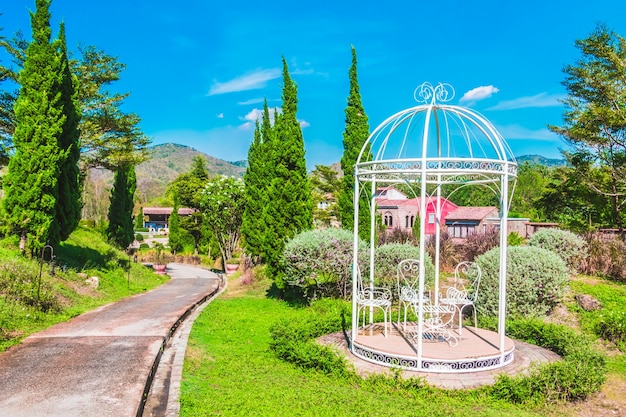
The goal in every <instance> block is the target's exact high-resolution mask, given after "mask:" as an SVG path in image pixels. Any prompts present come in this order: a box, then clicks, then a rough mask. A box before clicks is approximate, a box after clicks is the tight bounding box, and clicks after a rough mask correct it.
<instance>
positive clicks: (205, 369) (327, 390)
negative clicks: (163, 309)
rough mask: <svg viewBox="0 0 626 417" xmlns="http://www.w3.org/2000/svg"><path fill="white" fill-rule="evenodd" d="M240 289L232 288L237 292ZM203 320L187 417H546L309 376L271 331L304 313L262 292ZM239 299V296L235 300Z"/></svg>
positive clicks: (476, 396)
mask: <svg viewBox="0 0 626 417" xmlns="http://www.w3.org/2000/svg"><path fill="white" fill-rule="evenodd" d="M231 287H233V284H231ZM229 291H231V292H230V293H228V292H227V293H226V294H225V296H223V297H221V298H220V299H217V300H214V301H213V302H211V304H210V305H208V306H207V307H206V308H205V310H204V311H203V312H202V314H201V315H200V317H199V318H198V319H197V320H196V322H195V324H194V327H193V331H192V333H191V336H190V340H189V345H188V348H187V356H186V359H185V366H184V371H183V381H182V389H181V413H180V415H181V416H210V415H220V416H446V417H450V416H546V415H563V414H561V413H558V412H557V410H556V409H547V408H542V409H539V410H532V409H529V408H528V407H521V406H513V405H510V404H507V403H505V402H502V401H496V400H493V399H492V398H490V397H488V396H487V395H486V394H484V393H483V392H481V391H468V392H458V391H450V392H449V391H443V390H437V389H431V388H424V387H420V384H415V387H414V388H413V389H406V388H397V387H395V386H394V385H393V384H389V383H388V382H384V381H381V380H377V379H376V378H370V379H368V380H360V379H359V380H357V379H354V378H347V377H336V376H330V375H326V374H322V373H321V372H317V371H311V370H302V369H300V368H298V367H296V366H295V365H292V364H291V363H287V362H285V361H282V360H280V359H278V358H277V357H276V356H274V354H273V352H272V351H271V350H270V349H269V345H270V341H271V338H270V327H271V326H272V324H273V323H275V322H276V321H277V320H279V319H280V318H293V319H295V318H296V317H297V315H298V314H302V313H303V310H302V309H299V308H294V307H291V306H289V305H288V304H287V303H285V302H281V301H277V300H274V299H269V298H266V297H265V294H266V291H265V288H264V287H263V286H260V287H257V288H256V289H253V290H250V291H238V290H237V288H232V290H229ZM232 291H237V294H236V295H235V294H233V292H232Z"/></svg>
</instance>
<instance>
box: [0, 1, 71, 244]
mask: <svg viewBox="0 0 626 417" xmlns="http://www.w3.org/2000/svg"><path fill="white" fill-rule="evenodd" d="M49 7H50V0H37V1H36V11H35V13H31V26H32V31H33V35H32V38H33V40H32V42H31V43H30V44H29V46H28V48H27V49H26V60H25V62H24V68H23V70H22V71H21V73H20V75H19V82H20V85H21V89H20V92H19V96H18V98H17V101H16V103H15V118H16V126H15V133H14V135H13V144H14V149H15V152H14V155H13V156H12V158H11V160H10V161H9V167H8V172H7V174H6V176H5V177H4V188H5V198H4V199H3V206H4V209H5V212H6V223H5V224H6V227H7V229H8V230H7V232H9V233H16V234H17V235H18V236H19V237H20V247H21V248H23V249H26V248H27V249H29V250H30V253H31V254H35V253H39V251H40V250H41V249H42V248H43V246H44V245H46V244H47V243H49V244H52V245H55V244H56V243H58V241H55V240H57V239H58V237H59V229H58V225H57V223H56V221H55V219H56V207H57V198H58V177H59V165H60V164H61V163H62V162H63V160H64V155H63V153H62V152H61V150H60V149H59V136H60V135H61V132H62V129H63V124H64V122H65V116H64V115H63V109H62V103H61V95H60V94H59V90H58V86H59V68H60V62H59V54H58V53H57V48H56V47H55V45H54V44H51V43H50V38H51V29H50V12H49Z"/></svg>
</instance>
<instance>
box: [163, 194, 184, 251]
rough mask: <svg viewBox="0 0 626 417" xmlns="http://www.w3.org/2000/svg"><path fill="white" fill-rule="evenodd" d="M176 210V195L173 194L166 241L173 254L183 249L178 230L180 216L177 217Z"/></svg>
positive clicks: (177, 205) (177, 204)
mask: <svg viewBox="0 0 626 417" xmlns="http://www.w3.org/2000/svg"><path fill="white" fill-rule="evenodd" d="M178 208H179V203H178V194H176V192H174V207H172V214H170V219H169V234H168V239H167V241H168V245H169V247H170V251H172V253H173V254H176V252H180V251H181V250H182V249H183V239H182V235H181V229H180V216H179V215H178Z"/></svg>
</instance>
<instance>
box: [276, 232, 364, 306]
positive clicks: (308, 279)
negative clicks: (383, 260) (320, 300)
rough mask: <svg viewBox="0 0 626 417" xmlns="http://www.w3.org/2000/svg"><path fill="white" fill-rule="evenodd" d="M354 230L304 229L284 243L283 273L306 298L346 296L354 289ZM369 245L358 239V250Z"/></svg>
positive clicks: (286, 280)
mask: <svg viewBox="0 0 626 417" xmlns="http://www.w3.org/2000/svg"><path fill="white" fill-rule="evenodd" d="M353 240H354V236H353V233H352V232H350V231H348V230H344V229H333V228H329V229H316V230H310V231H306V232H302V233H300V234H298V235H297V236H295V237H294V238H293V239H291V240H289V241H288V242H287V244H286V245H285V252H284V263H283V266H284V274H285V282H286V283H288V284H289V285H294V286H299V287H302V290H303V292H304V295H305V296H306V297H307V298H317V297H319V296H330V297H340V298H346V297H348V296H349V294H351V290H352V284H351V283H352V263H353V261H352V259H353ZM366 248H367V244H366V243H365V242H363V241H362V240H360V241H359V251H364V250H365V249H366Z"/></svg>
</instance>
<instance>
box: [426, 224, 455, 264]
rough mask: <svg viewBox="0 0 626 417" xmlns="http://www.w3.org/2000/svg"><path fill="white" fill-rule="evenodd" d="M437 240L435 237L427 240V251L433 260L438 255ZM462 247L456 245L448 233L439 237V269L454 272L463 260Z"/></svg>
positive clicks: (443, 232) (445, 232) (444, 232)
mask: <svg viewBox="0 0 626 417" xmlns="http://www.w3.org/2000/svg"><path fill="white" fill-rule="evenodd" d="M436 243H437V239H436V237H435V236H434V235H432V236H430V238H428V239H427V240H426V250H427V251H428V254H429V255H430V258H431V259H433V258H434V257H435V253H436V249H437V247H436ZM459 248H460V246H459V245H457V244H455V243H454V241H453V240H452V238H451V237H450V234H449V233H448V232H447V231H442V232H441V233H440V235H439V268H441V269H442V270H445V271H448V272H452V271H454V267H456V266H457V265H458V263H459V262H461V261H462V260H463V254H462V253H461V252H460V251H459Z"/></svg>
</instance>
